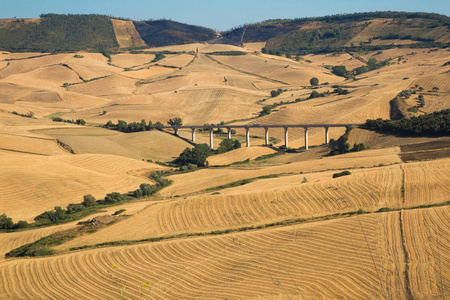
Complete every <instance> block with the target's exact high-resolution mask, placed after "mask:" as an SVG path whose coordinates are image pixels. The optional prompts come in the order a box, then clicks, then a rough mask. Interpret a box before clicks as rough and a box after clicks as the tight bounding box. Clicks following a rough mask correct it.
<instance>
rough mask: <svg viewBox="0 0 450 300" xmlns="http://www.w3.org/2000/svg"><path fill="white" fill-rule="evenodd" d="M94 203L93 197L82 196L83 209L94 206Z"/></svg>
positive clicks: (89, 195)
mask: <svg viewBox="0 0 450 300" xmlns="http://www.w3.org/2000/svg"><path fill="white" fill-rule="evenodd" d="M95 201H96V200H95V198H94V196H92V195H91V194H88V195H84V196H83V202H81V204H82V205H83V206H85V207H89V206H93V205H95Z"/></svg>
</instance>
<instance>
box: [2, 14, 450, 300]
mask: <svg viewBox="0 0 450 300" xmlns="http://www.w3.org/2000/svg"><path fill="white" fill-rule="evenodd" d="M166 21H167V20H166ZM385 21H386V20H383V21H380V22H378V23H376V22H375V23H367V24H366V23H365V22H361V23H358V24H356V25H355V27H354V28H353V29H352V30H356V31H357V30H362V32H359V31H358V32H359V34H357V33H356V31H355V32H353V33H352V34H354V35H352V36H353V39H352V42H355V43H356V44H358V45H359V43H360V42H361V41H362V42H364V43H367V45H368V44H369V42H371V43H372V44H377V43H378V44H386V41H393V42H394V40H386V41H385V40H381V39H374V40H373V41H369V39H370V38H371V37H372V35H373V34H375V33H377V32H378V31H377V30H379V28H391V26H393V23H391V21H392V20H391V21H389V20H388V21H389V22H387V23H384V22H385ZM111 22H112V25H113V31H114V33H115V36H116V39H117V43H118V45H119V46H120V48H119V46H118V45H117V44H116V46H115V47H116V48H114V50H113V52H112V53H109V52H103V54H102V53H94V52H89V50H84V51H73V52H70V53H58V52H56V53H58V54H49V53H31V52H29V53H12V52H7V51H4V52H2V51H0V216H1V217H0V256H1V257H0V299H46V298H52V299H53V298H54V299H72V298H80V299H116V298H121V295H120V294H121V292H120V289H124V296H123V298H124V299H136V298H144V297H143V296H142V294H141V293H143V294H145V295H146V296H148V297H147V298H148V299H405V300H408V299H443V298H446V297H447V298H448V297H450V294H449V293H450V292H449V291H450V289H449V287H450V285H449V282H450V269H449V266H450V252H449V249H450V244H449V243H450V240H449V233H450V232H449V229H448V228H449V225H450V224H449V221H448V220H449V214H450V209H449V206H448V201H449V200H450V199H449V196H448V195H450V148H449V138H448V137H445V136H435V137H431V136H418V137H398V136H394V135H391V134H387V133H378V132H374V131H369V130H365V129H360V128H353V129H352V130H351V131H350V133H349V135H348V139H347V140H345V136H344V137H342V139H341V140H340V141H338V140H339V139H340V137H341V136H343V134H344V133H345V131H346V128H345V127H339V128H334V127H333V128H330V131H329V136H328V137H329V139H334V141H331V142H330V143H329V144H326V140H325V130H324V128H322V127H317V128H316V127H311V128H309V131H308V136H309V147H310V148H309V150H305V149H304V148H302V147H303V146H305V131H304V128H302V127H298V128H289V130H288V134H289V143H288V145H287V147H285V132H284V129H283V128H270V129H269V139H270V140H269V143H270V146H262V145H263V144H264V134H265V131H264V125H280V124H362V123H364V122H365V121H366V120H367V119H377V118H383V119H391V117H393V112H395V107H394V106H393V104H392V103H391V100H392V99H394V98H395V97H396V96H397V95H398V94H399V93H400V92H402V91H403V90H406V89H411V90H413V91H414V92H415V94H414V93H413V94H412V95H411V97H410V98H408V99H405V101H404V107H401V108H400V109H402V110H403V111H404V113H405V114H407V115H408V116H420V115H422V114H424V113H430V112H433V111H435V110H441V109H446V108H449V106H448V102H449V101H448V100H449V95H448V94H449V91H450V85H449V81H448V72H449V69H450V66H449V65H448V64H447V62H448V61H449V55H448V53H449V52H448V51H447V49H428V48H423V49H419V48H414V49H411V48H406V46H404V45H401V47H399V48H395V49H386V50H382V51H365V52H363V51H359V52H356V50H355V49H352V50H348V51H343V52H339V53H338V52H336V54H332V53H330V54H308V55H303V56H301V57H296V56H297V55H296V54H295V53H290V54H291V55H292V56H289V55H287V53H284V54H281V56H278V55H269V54H263V53H261V52H262V51H261V48H262V47H269V49H270V47H272V46H273V45H275V44H277V43H284V42H283V41H282V40H278V38H274V39H271V40H270V41H267V42H266V41H264V42H262V41H261V42H258V43H246V41H247V40H251V39H252V38H251V36H252V35H253V34H255V33H253V31H252V30H254V29H251V28H250V27H249V26H252V25H249V26H244V27H242V28H241V30H242V32H240V34H239V37H237V36H231V37H230V41H233V43H236V44H239V40H242V43H243V44H244V47H237V46H232V45H225V44H208V43H206V42H205V43H193V44H186V45H172V46H164V47H157V48H145V42H144V40H143V39H142V38H141V36H140V34H141V32H140V31H141V30H142V28H140V27H139V26H138V25H136V27H135V24H138V23H133V22H132V21H124V20H115V19H113V20H112V21H111ZM149 22H150V21H149ZM167 22H169V21H167ZM170 22H171V21H170ZM0 23H1V20H0ZM149 24H150V23H147V25H149ZM180 24H181V23H180ZM180 24H178V25H176V26H182V25H183V26H184V25H185V24H182V25H180ZM269 24H270V23H269ZM430 24H431V23H430ZM141 25H142V24H141ZM297 25H298V24H296V25H295V26H297ZM322 25H323V24H322V23H320V22H310V23H308V24H306V25H301V26H304V28H307V29H308V30H316V29H317V28H319V27H321V26H322ZM431 25H432V24H431ZM431 25H430V26H431ZM158 26H159V25H158ZM264 26H266V25H261V28H263V27H264ZM283 26H284V25H283ZM330 26H331V25H330ZM441 27H442V26H440V27H439V28H438V29H436V30H443V29H442V28H441ZM177 28H178V27H177ZM302 28H303V27H302ZM138 29H139V31H138ZM247 29H248V31H246V30H247ZM275 29H276V26H275V27H274V28H273V30H275ZM297 29H298V28H297ZM111 30H112V29H111ZM177 30H178V29H177ZM258 30H259V29H258ZM277 30H278V29H277ZM298 30H299V29H298ZM169 31H170V30H169ZM174 32H177V31H176V30H175V31H174ZM174 32H172V33H174ZM176 34H178V35H179V37H180V38H186V37H187V36H189V35H190V33H182V32H179V33H176ZM209 34H212V35H214V34H215V33H214V32H212V33H211V32H210V33H209ZM216 34H217V36H216V38H219V37H220V34H219V32H216ZM377 34H378V33H377ZM256 40H259V39H256ZM146 41H147V40H146ZM217 41H218V40H216V41H215V42H217ZM405 41H410V40H406V38H402V39H397V40H396V41H395V42H398V44H399V45H400V44H404V43H403V42H405ZM411 41H412V40H411ZM320 42H322V41H320ZM444 42H445V41H444ZM349 43H350V44H351V41H349ZM350 44H349V45H350ZM356 44H355V45H356ZM372 44H371V45H372ZM349 45H348V47H350V46H349ZM405 45H406V44H405ZM352 47H353V46H352ZM85 49H90V48H89V47H88V48H85ZM348 49H350V48H348ZM163 51H166V52H163ZM158 52H159V53H161V52H163V53H164V55H165V57H164V58H162V57H160V56H158V57H157V55H156V54H158ZM312 53H314V52H312ZM322 53H325V52H322ZM155 58H157V59H159V58H162V59H160V60H157V59H155ZM370 58H375V59H376V60H377V61H378V62H381V61H383V60H385V59H388V60H389V61H388V63H387V64H386V65H384V66H382V67H380V68H377V69H376V70H372V71H368V72H365V73H363V74H359V75H355V76H354V79H353V78H347V79H346V78H344V77H342V76H336V75H335V74H333V73H332V71H331V69H332V68H331V67H332V66H338V65H343V66H345V67H346V69H347V70H349V71H351V70H353V69H355V68H358V67H361V66H365V65H366V63H367V61H368V60H369V59H370ZM154 59H155V61H153V60H154ZM347 75H348V74H347ZM312 77H316V78H318V79H319V86H318V87H314V86H311V83H310V79H311V78H312ZM338 86H339V88H338ZM433 88H434V89H433ZM278 89H280V90H279V91H276V90H278ZM313 92H317V94H318V95H319V96H318V97H315V96H317V94H316V95H314V94H313ZM276 94H278V95H277V96H275V95H276ZM419 95H423V96H424V99H425V104H424V105H422V106H420V107H419V105H421V102H420V100H419ZM272 96H274V97H272ZM264 106H267V107H269V108H270V112H268V109H267V107H264ZM175 117H178V118H181V119H182V124H183V125H184V126H190V125H191V126H193V125H204V124H211V128H214V130H216V129H217V128H215V127H214V125H219V124H222V125H223V124H225V125H227V126H230V128H231V129H233V126H236V125H246V126H249V127H250V132H249V136H250V147H246V144H245V141H246V136H245V134H246V132H245V129H244V128H238V129H236V128H234V129H236V133H234V132H233V134H232V138H233V139H237V140H239V141H240V143H241V144H242V148H240V149H235V150H231V151H229V152H226V153H222V154H217V150H214V151H213V152H214V154H213V153H210V155H209V156H208V157H207V158H206V159H207V163H206V162H205V164H206V166H205V167H202V162H198V161H197V160H191V161H189V164H188V163H186V164H185V165H182V164H179V162H180V161H183V159H184V158H186V157H187V156H188V154H187V153H188V151H186V152H185V156H186V157H184V158H183V159H179V160H176V159H177V158H178V157H179V156H180V154H181V153H182V152H183V151H185V149H186V148H193V147H194V146H195V145H196V144H202V143H205V144H208V145H209V142H210V136H209V130H208V129H206V130H200V129H199V130H197V131H196V136H195V142H193V141H191V139H192V135H191V134H192V131H191V129H190V128H189V127H187V128H183V129H180V130H179V132H178V136H177V135H175V133H174V130H173V129H170V128H169V129H162V130H157V129H154V130H150V131H145V130H144V129H145V128H143V127H142V126H136V125H130V126H128V127H127V126H125V125H124V124H123V122H121V125H120V127H119V126H118V127H117V128H114V126H113V127H111V126H109V129H107V128H104V127H103V125H105V124H106V123H107V122H108V121H111V122H112V123H113V124H117V123H118V122H119V120H122V121H125V122H127V123H128V124H130V123H133V122H137V123H139V124H140V122H141V120H144V121H145V123H146V124H149V122H150V121H151V122H152V123H153V124H155V123H157V122H160V123H161V124H163V125H167V124H168V123H169V122H168V121H169V120H170V119H173V118H175ZM54 118H60V119H55V121H64V120H65V121H66V122H53V121H52V119H54ZM77 122H78V123H80V124H84V123H86V124H84V125H77V124H76V123H77ZM159 126H160V124H159ZM157 128H159V127H158V126H157ZM114 129H115V130H114ZM119 130H120V131H119ZM226 137H227V135H226V129H224V133H221V132H219V131H217V132H215V134H214V135H213V144H214V145H213V147H212V148H213V149H217V148H218V147H219V144H220V143H221V142H222V140H223V139H225V138H226ZM340 143H341V144H340ZM344 143H348V144H349V145H350V147H352V146H353V145H354V144H359V143H364V145H365V147H366V149H365V150H364V151H357V152H356V151H355V152H348V153H345V154H339V155H334V154H336V152H337V151H335V150H336V148H337V147H338V146H339V145H342V146H344V148H345V144H344ZM197 149H198V148H197ZM356 150H359V149H356ZM206 152H208V151H206V149H202V150H199V152H195V151H193V152H191V153H192V156H193V157H194V158H200V159H202V158H203V155H205V157H206ZM193 153H195V154H193ZM197 163H198V165H199V166H200V167H198V166H197V165H196V164H197ZM157 171H161V172H157ZM343 171H349V172H350V174H347V173H341V172H343ZM156 172H157V173H156ZM346 174H347V176H341V177H338V178H334V177H335V175H346ZM142 183H147V184H150V185H153V187H148V186H141V187H140V185H141V184H142ZM144 191H145V193H144ZM112 192H119V193H122V194H123V195H125V196H126V199H125V200H124V201H123V202H119V203H120V204H118V203H110V204H111V205H110V206H105V207H103V206H102V207H100V208H101V209H102V211H101V212H98V211H97V212H95V213H94V214H91V215H87V216H86V215H84V216H83V217H81V215H80V217H79V218H80V220H81V221H87V223H88V224H90V225H89V226H92V228H91V227H89V228H90V229H89V230H88V231H85V232H82V233H80V234H78V233H74V232H78V229H82V230H84V229H85V226H87V225H85V224H87V223H84V225H83V224H81V226H80V225H78V222H79V221H80V220H76V221H71V222H69V223H61V224H59V225H58V224H56V223H58V222H59V221H61V220H51V218H50V217H49V221H50V222H52V223H55V224H54V225H53V226H47V227H37V228H36V227H34V225H31V226H29V227H27V228H19V224H17V228H15V229H14V228H13V229H11V228H10V227H9V228H7V229H3V228H1V226H2V224H3V223H2V222H3V221H2V220H3V219H1V218H3V216H2V214H6V216H7V217H10V218H12V220H13V222H17V221H19V220H26V221H28V222H30V223H31V222H33V220H34V218H35V217H36V216H37V215H39V214H42V213H44V212H45V211H50V210H52V209H54V208H55V207H56V206H61V207H62V208H63V209H65V208H66V207H67V206H68V204H70V203H81V202H82V201H83V196H84V195H87V194H92V195H93V196H94V197H95V198H96V199H98V200H100V199H103V198H104V197H105V196H106V194H108V193H112ZM105 202H106V201H105ZM97 204H98V203H96V204H92V205H94V206H93V209H97V206H95V205H97ZM103 204H105V203H103ZM89 205H91V204H89V203H84V204H83V205H80V206H70V207H71V208H72V209H80V212H83V213H84V212H86V210H85V207H88V206H89ZM71 213H73V212H69V209H67V215H68V214H71ZM75 213H78V212H75ZM86 213H89V210H88V211H87V212H86ZM119 214H120V215H119ZM50 215H51V214H50V213H49V216H50ZM112 215H113V216H112ZM117 215H119V216H117ZM98 217H100V218H105V219H108V218H109V219H112V220H115V222H114V223H112V224H106V223H104V224H99V225H98V227H95V226H97V219H95V220H94V218H98ZM66 221H68V220H66ZM99 222H100V223H101V221H99ZM14 226H16V225H14ZM65 230H70V231H65ZM56 233H57V235H59V238H60V240H56V242H55V243H54V244H45V243H47V242H49V241H50V242H51V241H52V239H54V238H55V235H54V234H56ZM50 235H53V236H50ZM39 239H43V240H41V241H40V242H38V244H39V243H44V248H42V251H38V252H21V253H22V254H27V253H28V254H29V253H32V254H31V255H35V254H37V255H44V257H14V258H12V257H10V258H7V257H9V255H8V256H6V254H7V253H8V252H10V251H12V250H15V251H16V252H17V251H18V250H17V248H18V247H21V246H24V245H25V244H28V243H33V242H35V241H37V240H39ZM45 255H49V256H48V257H45ZM50 255H51V256H50ZM150 288H151V290H149V289H150ZM147 294H148V295H147Z"/></svg>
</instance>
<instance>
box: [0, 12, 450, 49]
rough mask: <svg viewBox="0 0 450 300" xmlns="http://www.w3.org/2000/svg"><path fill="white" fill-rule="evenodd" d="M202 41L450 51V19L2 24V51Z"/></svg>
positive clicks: (49, 18)
mask: <svg viewBox="0 0 450 300" xmlns="http://www.w3.org/2000/svg"><path fill="white" fill-rule="evenodd" d="M199 42H200V43H202V42H209V43H221V44H231V45H238V46H240V45H243V44H245V43H251V42H265V43H266V45H265V49H264V52H267V53H270V54H278V55H281V54H282V53H285V54H293V55H301V54H306V53H320V52H334V51H350V50H352V51H355V50H382V49H387V48H392V47H396V46H404V47H447V46H448V45H449V43H450V18H449V17H447V16H444V15H439V14H430V13H404V12H372V13H355V14H345V15H335V16H325V17H317V18H301V19H292V20H267V21H264V22H260V23H255V24H249V25H245V26H241V27H238V28H235V29H233V30H230V31H226V32H222V34H219V33H218V32H216V31H214V30H212V29H208V28H205V27H201V26H194V25H188V24H183V23H179V22H175V21H171V20H156V21H144V22H136V21H123V20H116V19H115V20H113V21H112V20H111V17H109V16H104V15H57V14H45V15H41V18H39V19H0V50H9V51H79V50H93V51H102V50H106V49H110V50H111V49H113V50H114V49H118V48H133V47H145V45H147V46H149V47H158V46H169V45H180V44H188V43H199Z"/></svg>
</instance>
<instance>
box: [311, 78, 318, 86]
mask: <svg viewBox="0 0 450 300" xmlns="http://www.w3.org/2000/svg"><path fill="white" fill-rule="evenodd" d="M309 83H310V84H311V86H318V85H319V79H317V78H316V77H313V78H311V79H310V80H309Z"/></svg>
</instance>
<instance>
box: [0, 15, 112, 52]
mask: <svg viewBox="0 0 450 300" xmlns="http://www.w3.org/2000/svg"><path fill="white" fill-rule="evenodd" d="M118 46H119V44H118V43H117V39H116V36H115V33H114V29H113V25H112V23H111V19H110V18H109V17H107V16H102V15H56V14H46V15H41V18H40V19H34V20H33V21H31V22H30V21H29V20H26V19H13V20H3V22H0V49H2V50H9V51H24V50H26V51H46V52H47V51H77V50H103V49H110V48H113V47H118Z"/></svg>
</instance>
